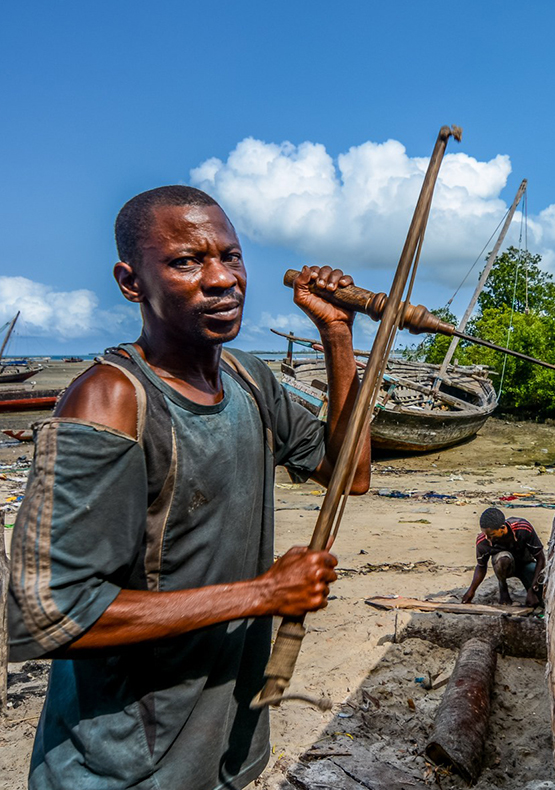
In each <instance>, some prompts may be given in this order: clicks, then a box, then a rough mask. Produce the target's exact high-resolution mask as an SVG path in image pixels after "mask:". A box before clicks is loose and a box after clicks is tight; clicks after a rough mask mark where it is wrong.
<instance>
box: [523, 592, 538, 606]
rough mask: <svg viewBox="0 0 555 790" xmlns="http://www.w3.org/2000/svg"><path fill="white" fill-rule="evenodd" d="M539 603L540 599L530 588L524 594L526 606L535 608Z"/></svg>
mask: <svg viewBox="0 0 555 790" xmlns="http://www.w3.org/2000/svg"><path fill="white" fill-rule="evenodd" d="M539 602H540V599H539V598H538V596H537V595H536V593H535V592H534V590H533V589H532V588H531V587H530V589H529V590H528V592H527V593H526V606H537V605H538V604H539Z"/></svg>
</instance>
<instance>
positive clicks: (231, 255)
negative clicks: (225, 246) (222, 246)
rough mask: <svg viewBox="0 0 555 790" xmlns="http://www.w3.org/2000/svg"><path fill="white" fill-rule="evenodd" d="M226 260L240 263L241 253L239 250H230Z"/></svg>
mask: <svg viewBox="0 0 555 790" xmlns="http://www.w3.org/2000/svg"><path fill="white" fill-rule="evenodd" d="M227 260H228V261H229V263H241V262H242V260H243V258H242V257H241V253H239V252H230V253H229V255H228V256H227Z"/></svg>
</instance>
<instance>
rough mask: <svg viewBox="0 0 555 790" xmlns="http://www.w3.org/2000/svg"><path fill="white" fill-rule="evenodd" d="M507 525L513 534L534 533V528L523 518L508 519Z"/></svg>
mask: <svg viewBox="0 0 555 790" xmlns="http://www.w3.org/2000/svg"><path fill="white" fill-rule="evenodd" d="M507 524H510V526H511V529H512V530H513V532H520V533H528V534H530V533H532V532H535V530H534V527H533V526H532V525H531V524H530V522H529V521H527V520H526V519H525V518H515V517H513V518H508V519H507Z"/></svg>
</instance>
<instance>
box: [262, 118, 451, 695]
mask: <svg viewBox="0 0 555 790" xmlns="http://www.w3.org/2000/svg"><path fill="white" fill-rule="evenodd" d="M451 135H454V136H455V137H456V138H457V139H460V137H461V131H460V129H457V128H456V127H454V128H453V130H451V129H450V128H449V127H448V126H444V127H442V128H441V129H440V132H439V135H438V138H437V140H436V144H435V147H434V150H433V153H432V156H431V159H430V163H429V165H428V170H427V172H426V175H425V177H424V183H423V184H422V188H421V191H420V195H419V198H418V202H417V204H416V208H415V211H414V216H413V218H412V222H411V224H410V227H409V231H408V234H407V238H406V241H405V245H404V247H403V251H402V253H401V258H400V261H399V265H398V266H397V270H396V272H395V276H394V278H393V284H392V286H391V291H390V294H389V298H388V300H387V304H386V305H385V308H384V311H383V316H382V320H381V322H380V325H379V327H378V331H377V333H376V338H375V340H374V344H373V346H372V351H371V353H370V357H369V359H368V364H367V366H366V370H365V372H364V377H363V379H362V382H361V385H360V388H359V392H358V395H357V398H356V400H355V404H354V406H353V411H352V413H351V417H350V419H349V423H348V426H347V429H346V432H345V438H344V441H343V444H342V446H341V450H340V452H339V456H338V458H337V461H336V463H335V466H334V470H333V474H332V476H331V480H330V482H329V485H328V489H327V491H326V495H325V497H324V501H323V503H322V507H321V510H320V513H319V515H318V519H317V521H316V526H315V528H314V532H313V535H312V539H311V541H310V545H309V548H310V549H312V550H314V551H321V550H323V549H325V547H326V546H327V543H328V540H329V537H330V535H331V533H332V529H333V528H334V525H335V526H336V527H337V524H335V521H336V514H337V511H338V508H339V504H340V502H341V498H342V496H343V494H344V493H345V491H346V490H348V488H350V485H348V484H349V480H350V478H351V477H352V474H353V470H354V464H355V463H356V456H357V449H358V446H359V439H360V437H361V434H362V433H363V430H364V429H365V426H367V424H368V416H369V410H370V408H371V406H373V400H374V399H375V396H376V394H377V391H378V389H379V386H380V383H381V378H382V376H383V372H384V369H385V363H386V361H387V356H388V354H389V349H390V346H391V343H392V341H393V337H394V335H395V331H396V329H397V326H398V323H399V319H400V307H401V304H402V299H403V293H404V290H405V286H406V283H407V280H408V277H409V275H410V272H411V268H412V264H413V261H414V256H415V253H416V250H417V247H418V243H419V240H420V238H421V237H422V234H423V232H424V227H425V221H426V219H427V216H428V213H429V207H430V203H431V200H432V195H433V190H434V186H435V183H436V180H437V176H438V173H439V168H440V165H441V162H442V159H443V156H444V154H445V149H446V146H447V141H448V139H449V137H451ZM303 620H304V618H295V619H293V618H284V619H283V621H282V623H281V626H280V628H279V630H278V633H277V635H276V640H275V643H274V648H273V651H272V655H271V656H270V660H269V662H268V666H267V667H266V678H267V679H266V683H265V685H264V687H263V688H262V690H261V691H260V693H259V694H258V695H257V697H255V699H254V700H253V702H252V703H251V706H252V707H255V708H256V707H262V706H265V705H279V704H280V702H281V699H282V697H283V694H284V691H285V689H286V688H287V686H288V685H289V681H290V679H291V677H292V674H293V670H294V668H295V664H296V661H297V656H298V654H299V651H300V647H301V643H302V640H303V637H304V634H305V628H304V625H303Z"/></svg>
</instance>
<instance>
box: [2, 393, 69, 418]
mask: <svg viewBox="0 0 555 790" xmlns="http://www.w3.org/2000/svg"><path fill="white" fill-rule="evenodd" d="M60 392H62V388H59V389H51V390H34V389H30V390H25V389H19V390H0V413H1V412H7V411H43V410H46V409H53V408H54V406H55V405H56V401H57V399H58V396H59V394H60Z"/></svg>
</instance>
